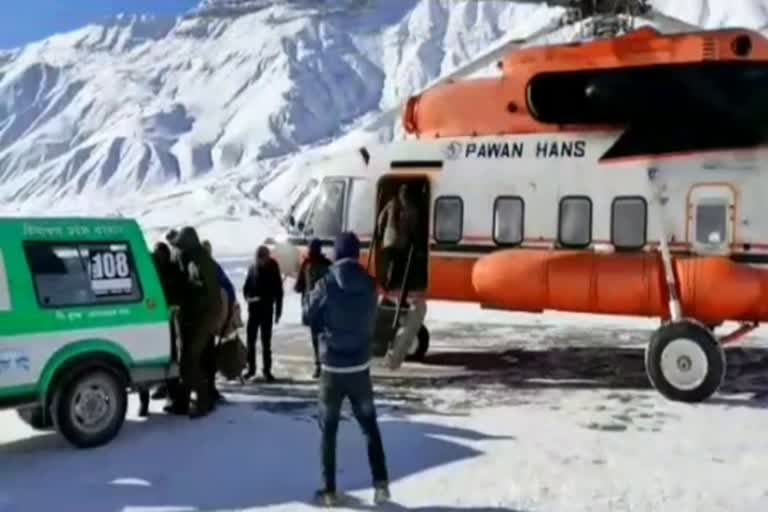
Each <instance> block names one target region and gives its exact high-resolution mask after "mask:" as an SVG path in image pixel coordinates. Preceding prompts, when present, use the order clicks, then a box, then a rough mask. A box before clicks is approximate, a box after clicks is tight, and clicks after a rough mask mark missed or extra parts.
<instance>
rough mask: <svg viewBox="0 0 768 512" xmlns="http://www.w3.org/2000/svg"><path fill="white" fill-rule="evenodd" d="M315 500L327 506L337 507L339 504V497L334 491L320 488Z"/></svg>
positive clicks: (316, 492)
mask: <svg viewBox="0 0 768 512" xmlns="http://www.w3.org/2000/svg"><path fill="white" fill-rule="evenodd" d="M315 501H317V502H319V503H320V504H322V505H323V506H325V507H335V506H337V505H338V504H339V498H338V496H336V493H335V492H333V491H326V490H325V489H320V490H318V491H315Z"/></svg>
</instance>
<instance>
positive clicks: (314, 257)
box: [294, 238, 331, 379]
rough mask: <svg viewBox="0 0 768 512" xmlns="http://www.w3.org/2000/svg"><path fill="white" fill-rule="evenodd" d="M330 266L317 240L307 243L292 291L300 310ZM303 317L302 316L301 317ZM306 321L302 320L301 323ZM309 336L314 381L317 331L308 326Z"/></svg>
mask: <svg viewBox="0 0 768 512" xmlns="http://www.w3.org/2000/svg"><path fill="white" fill-rule="evenodd" d="M330 266H331V260H329V259H328V258H326V257H325V255H324V254H323V252H322V245H321V242H320V240H319V239H317V238H315V239H313V240H312V241H311V242H310V243H309V253H308V254H307V259H305V260H304V261H303V262H302V264H301V268H300V269H299V275H298V277H297V278H296V285H295V286H294V291H295V292H296V293H299V294H301V303H302V309H306V303H307V301H308V299H309V292H311V291H312V289H313V288H314V287H315V283H316V282H317V281H318V280H319V279H320V278H321V277H323V276H324V275H325V273H326V272H327V271H328V267H330ZM302 316H303V315H302ZM305 320H306V319H304V318H302V322H303V323H304V324H305V325H307V322H305ZM309 331H310V335H311V336H312V350H313V351H314V354H315V373H314V374H313V377H314V378H315V379H317V378H319V377H320V354H319V353H318V348H317V347H318V341H317V336H318V334H319V333H318V331H317V329H314V328H313V327H312V326H311V325H310V326H309Z"/></svg>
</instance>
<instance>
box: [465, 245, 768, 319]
mask: <svg viewBox="0 0 768 512" xmlns="http://www.w3.org/2000/svg"><path fill="white" fill-rule="evenodd" d="M674 271H675V275H676V276H677V281H678V286H679V295H680V296H679V300H680V303H681V306H682V309H683V311H685V313H686V315H687V316H690V317H693V318H696V319H698V320H699V321H701V322H705V323H709V322H711V323H713V324H717V323H720V322H721V321H722V319H723V318H729V319H732V320H740V321H756V320H757V321H764V320H768V272H765V271H762V270H758V269H755V268H753V267H750V266H747V265H744V264H740V263H734V262H732V261H730V260H727V259H725V258H718V257H691V258H683V259H676V260H674ZM472 283H473V285H474V287H475V291H476V293H477V296H478V299H479V300H480V302H481V303H483V304H485V305H487V306H491V307H496V308H503V309H509V310H518V311H530V312H541V311H544V310H547V309H551V310H559V311H573V312H582V313H597V314H611V315H631V316H654V317H661V318H664V319H666V318H669V311H668V308H667V302H668V299H669V297H668V294H667V292H666V286H665V283H664V273H663V268H662V261H661V258H660V256H659V254H658V253H644V254H598V253H593V252H580V251H537V250H514V249H513V250H505V251H499V252H495V253H493V254H490V255H488V256H484V257H482V258H480V259H479V260H478V261H477V262H476V263H475V266H474V269H473V273H472Z"/></svg>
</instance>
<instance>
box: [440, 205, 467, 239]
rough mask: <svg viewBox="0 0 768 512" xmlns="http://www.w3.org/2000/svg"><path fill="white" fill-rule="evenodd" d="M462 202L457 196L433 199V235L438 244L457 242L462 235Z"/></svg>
mask: <svg viewBox="0 0 768 512" xmlns="http://www.w3.org/2000/svg"><path fill="white" fill-rule="evenodd" d="M463 224H464V203H463V202H462V200H461V198H460V197H458V196H443V197H438V198H437V199H435V221H434V231H435V233H434V237H435V241H436V242H437V243H439V244H457V243H459V242H460V241H461V238H462V236H463V233H462V231H463V228H464V226H463Z"/></svg>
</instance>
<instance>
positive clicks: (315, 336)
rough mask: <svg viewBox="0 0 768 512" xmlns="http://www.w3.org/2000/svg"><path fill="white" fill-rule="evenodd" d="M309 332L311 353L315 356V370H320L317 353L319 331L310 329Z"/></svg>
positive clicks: (318, 354)
mask: <svg viewBox="0 0 768 512" xmlns="http://www.w3.org/2000/svg"><path fill="white" fill-rule="evenodd" d="M309 332H310V335H311V336H312V351H313V352H314V354H315V368H320V352H319V350H320V348H319V343H320V340H319V336H320V331H318V330H316V329H315V328H314V327H310V328H309Z"/></svg>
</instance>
